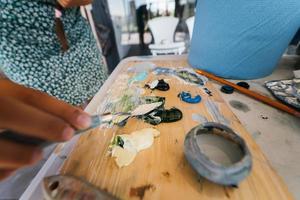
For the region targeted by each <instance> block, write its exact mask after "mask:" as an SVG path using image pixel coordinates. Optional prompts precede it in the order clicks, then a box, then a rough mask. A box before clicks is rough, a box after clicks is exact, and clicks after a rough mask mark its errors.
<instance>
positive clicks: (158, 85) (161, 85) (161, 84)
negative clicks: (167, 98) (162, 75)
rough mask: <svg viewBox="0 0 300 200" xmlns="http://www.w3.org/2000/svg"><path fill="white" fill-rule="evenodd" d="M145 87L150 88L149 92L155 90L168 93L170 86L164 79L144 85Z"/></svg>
mask: <svg viewBox="0 0 300 200" xmlns="http://www.w3.org/2000/svg"><path fill="white" fill-rule="evenodd" d="M145 87H147V88H150V89H151V90H154V89H157V90H160V91H168V90H169V89H170V86H169V84H168V83H167V82H165V80H164V79H160V80H154V81H152V82H151V83H148V84H146V85H145Z"/></svg>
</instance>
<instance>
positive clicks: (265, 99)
mask: <svg viewBox="0 0 300 200" xmlns="http://www.w3.org/2000/svg"><path fill="white" fill-rule="evenodd" d="M195 71H196V72H197V73H198V74H200V75H203V76H206V77H207V78H210V79H212V80H215V81H217V82H219V83H222V84H225V85H229V86H231V87H233V88H234V89H236V90H237V91H239V92H240V93H242V94H245V95H247V96H249V97H252V98H253V99H256V100H258V101H260V102H263V103H265V104H268V105H270V106H272V107H274V108H277V109H279V110H282V111H284V112H287V113H289V114H291V115H294V116H296V117H300V112H298V111H297V110H294V109H292V108H290V107H288V106H286V105H284V104H282V103H280V102H278V101H275V100H273V99H271V98H269V97H266V96H263V95H261V94H259V93H257V92H254V91H251V90H249V89H246V88H243V87H241V86H238V85H236V84H234V83H232V82H230V81H227V80H225V79H222V78H220V77H217V76H215V75H213V74H211V73H208V72H205V71H203V70H195Z"/></svg>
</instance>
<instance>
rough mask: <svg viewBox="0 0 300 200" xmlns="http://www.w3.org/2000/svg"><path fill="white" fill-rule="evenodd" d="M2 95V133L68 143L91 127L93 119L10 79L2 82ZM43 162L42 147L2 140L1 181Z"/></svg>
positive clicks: (0, 127)
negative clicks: (81, 131) (15, 172)
mask: <svg viewBox="0 0 300 200" xmlns="http://www.w3.org/2000/svg"><path fill="white" fill-rule="evenodd" d="M0 91H1V92H0V130H10V131H14V132H17V133H20V134H23V135H25V136H31V137H36V138H40V139H44V140H48V141H66V140H69V139H70V138H71V137H72V136H73V134H74V132H75V130H76V129H84V128H86V127H88V126H89V125H90V123H91V119H90V116H89V115H88V114H86V113H84V112H83V111H82V110H80V109H78V108H76V107H73V106H71V105H68V104H66V103H64V102H62V101H59V100H57V99H55V98H53V97H50V96H48V95H47V94H45V93H42V92H39V91H36V90H33V89H29V88H26V87H24V86H21V85H17V84H15V83H13V82H11V81H9V80H8V79H0ZM0 134H1V132H0ZM41 158H42V151H41V149H39V147H36V146H30V145H23V144H19V143H17V142H11V141H8V140H5V139H0V180H1V179H4V178H5V177H7V176H9V175H11V174H12V173H13V172H14V171H15V170H17V169H18V168H21V167H24V166H28V165H31V164H34V163H36V162H37V161H38V160H40V159H41Z"/></svg>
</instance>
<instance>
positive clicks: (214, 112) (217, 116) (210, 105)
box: [205, 100, 230, 126]
mask: <svg viewBox="0 0 300 200" xmlns="http://www.w3.org/2000/svg"><path fill="white" fill-rule="evenodd" d="M205 106H206V108H207V110H208V112H209V113H210V115H211V116H212V118H213V119H214V120H215V121H216V122H219V123H221V124H224V125H228V126H229V125H230V121H229V120H228V119H226V118H225V117H224V116H223V115H222V114H221V112H220V110H219V107H218V105H217V104H215V103H214V102H213V101H211V100H207V101H206V102H205Z"/></svg>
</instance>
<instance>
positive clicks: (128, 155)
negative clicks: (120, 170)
mask: <svg viewBox="0 0 300 200" xmlns="http://www.w3.org/2000/svg"><path fill="white" fill-rule="evenodd" d="M159 135H160V132H159V131H158V130H156V129H153V128H145V129H142V130H139V131H134V132H132V133H131V134H122V135H117V136H115V137H114V138H113V140H112V142H111V144H110V148H109V151H110V152H111V156H112V157H114V158H115V161H116V164H117V165H118V167H124V166H128V165H130V163H132V162H133V160H134V158H135V157H136V155H137V154H138V152H140V151H142V150H144V149H147V148H149V147H151V146H152V144H153V142H154V138H155V137H158V136H159Z"/></svg>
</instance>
